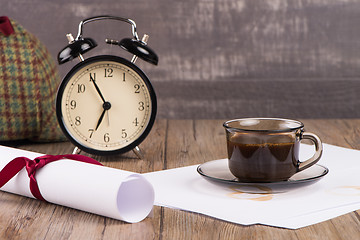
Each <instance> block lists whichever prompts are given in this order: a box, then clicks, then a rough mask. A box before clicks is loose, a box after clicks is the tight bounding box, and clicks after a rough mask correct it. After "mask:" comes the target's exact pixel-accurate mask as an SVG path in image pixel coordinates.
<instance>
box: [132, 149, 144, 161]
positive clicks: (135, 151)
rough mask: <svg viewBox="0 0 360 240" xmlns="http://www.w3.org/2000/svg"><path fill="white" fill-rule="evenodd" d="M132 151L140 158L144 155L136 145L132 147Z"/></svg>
mask: <svg viewBox="0 0 360 240" xmlns="http://www.w3.org/2000/svg"><path fill="white" fill-rule="evenodd" d="M133 152H134V153H135V155H136V156H137V157H138V158H140V159H144V155H143V154H142V152H141V150H140V148H139V147H138V146H136V147H134V149H133Z"/></svg>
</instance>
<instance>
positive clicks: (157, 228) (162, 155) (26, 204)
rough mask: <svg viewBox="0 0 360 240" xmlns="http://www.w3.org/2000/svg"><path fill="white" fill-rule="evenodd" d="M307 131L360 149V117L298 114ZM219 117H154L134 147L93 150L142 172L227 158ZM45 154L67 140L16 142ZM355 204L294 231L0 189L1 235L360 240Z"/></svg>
mask: <svg viewBox="0 0 360 240" xmlns="http://www.w3.org/2000/svg"><path fill="white" fill-rule="evenodd" d="M303 122H304V124H305V128H306V130H307V131H311V132H314V133H316V134H318V135H319V136H320V137H321V138H322V140H323V142H324V143H329V144H334V145H338V146H343V147H348V148H354V149H360V119H327V120H323V119H320V120H319V119H317V120H312V119H303ZM222 123H223V121H222V120H166V119H158V120H157V121H156V123H155V125H154V128H153V129H152V131H151V133H150V135H149V136H148V138H147V139H146V140H145V141H144V142H143V143H142V144H141V145H140V147H141V149H142V150H143V152H144V155H145V159H142V160H140V159H137V158H136V157H135V155H134V153H133V152H129V153H126V154H123V155H119V156H110V157H96V156H92V157H93V158H95V159H97V160H98V161H101V162H102V163H103V164H104V165H106V166H109V167H114V168H120V169H124V170H129V171H134V172H139V173H146V172H151V171H158V170H163V169H170V168H176V167H183V166H188V165H193V164H200V163H203V162H206V161H209V160H214V159H220V158H225V157H226V156H227V154H226V145H225V131H224V129H223V127H222ZM16 147H18V148H21V149H26V150H31V151H36V152H41V153H46V154H67V153H71V152H72V150H73V146H72V145H71V144H70V143H69V142H62V143H46V144H38V143H35V144H32V143H31V144H30V143H27V144H21V145H17V146H16ZM359 214H360V211H355V212H352V213H349V214H346V215H343V216H340V217H337V218H334V219H331V220H329V221H326V222H322V223H319V224H316V225H312V226H309V227H305V228H301V229H298V230H289V229H282V228H276V227H269V226H263V225H252V226H242V225H238V224H232V223H228V222H225V221H221V220H217V219H215V218H212V217H208V216H204V215H201V214H197V213H191V212H186V211H182V210H175V209H170V208H165V207H158V206H155V207H154V211H153V216H152V217H148V218H146V219H145V220H143V221H142V222H139V223H134V224H129V223H124V222H121V221H118V220H114V219H110V218H106V217H102V216H98V215H94V214H90V213H86V212H82V211H78V210H74V209H70V208H67V207H62V206H58V205H55V204H51V203H46V202H42V201H39V200H34V199H30V198H27V197H22V196H18V195H14V194H9V193H5V192H0V239H127V240H128V239H286V240H289V239H304V240H309V239H360V215H359Z"/></svg>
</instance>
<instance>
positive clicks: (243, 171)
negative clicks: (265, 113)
mask: <svg viewBox="0 0 360 240" xmlns="http://www.w3.org/2000/svg"><path fill="white" fill-rule="evenodd" d="M223 126H224V128H225V131H226V140H227V150H228V158H229V161H228V163H229V169H230V172H231V173H232V174H233V175H234V176H235V177H237V178H238V180H239V181H242V182H277V181H286V180H288V179H289V178H290V177H291V176H292V175H294V174H295V173H297V172H300V171H302V170H304V169H306V168H309V167H311V166H312V165H314V164H315V163H317V162H318V161H319V160H320V158H321V155H322V142H321V140H320V138H319V137H318V136H317V135H315V134H313V133H310V132H305V131H304V124H303V123H302V122H300V121H297V120H291V119H281V118H243V119H234V120H229V121H226V122H225V123H224V124H223ZM303 139H309V140H311V141H312V142H313V143H314V145H315V153H314V155H313V156H312V157H311V158H310V159H307V160H305V161H300V159H299V150H300V149H299V148H300V141H301V140H303Z"/></svg>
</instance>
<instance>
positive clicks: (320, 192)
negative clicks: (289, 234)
mask: <svg viewBox="0 0 360 240" xmlns="http://www.w3.org/2000/svg"><path fill="white" fill-rule="evenodd" d="M300 151H301V156H305V155H311V154H312V153H313V147H309V146H306V145H302V146H301V150H300ZM319 164H322V165H324V166H326V167H328V168H329V170H330V172H329V173H328V174H327V175H326V176H324V177H323V178H322V179H321V180H320V181H318V182H315V183H313V184H311V185H307V186H303V187H300V188H291V189H289V190H288V191H285V192H281V193H267V192H263V194H254V193H252V192H251V189H250V190H249V189H247V190H244V189H243V188H244V187H240V186H239V187H234V186H231V185H223V184H214V183H213V182H209V181H208V180H206V179H204V178H203V177H202V176H200V175H199V174H198V173H197V171H196V168H197V165H196V166H189V167H183V168H177V169H170V170H164V171H159V172H153V173H147V174H145V176H146V178H147V179H148V180H149V181H150V182H151V183H152V185H153V186H154V188H155V192H156V196H155V205H159V206H166V207H170V208H177V209H182V210H187V211H192V212H197V213H201V214H205V215H208V216H212V217H215V218H218V219H222V220H225V221H230V222H234V223H238V224H244V225H249V224H265V225H271V226H277V227H284V228H292V229H296V228H300V227H305V226H309V225H311V224H315V223H318V222H322V221H325V220H328V219H331V218H334V217H337V216H339V215H342V214H345V213H348V212H351V211H354V210H357V209H359V208H360V174H358V173H359V171H360V151H357V150H351V149H346V148H341V147H336V146H333V145H328V144H324V152H323V156H322V158H321V160H320V162H319ZM252 187H254V188H256V186H252ZM248 192H250V193H248ZM253 192H255V191H253ZM269 192H270V191H269Z"/></svg>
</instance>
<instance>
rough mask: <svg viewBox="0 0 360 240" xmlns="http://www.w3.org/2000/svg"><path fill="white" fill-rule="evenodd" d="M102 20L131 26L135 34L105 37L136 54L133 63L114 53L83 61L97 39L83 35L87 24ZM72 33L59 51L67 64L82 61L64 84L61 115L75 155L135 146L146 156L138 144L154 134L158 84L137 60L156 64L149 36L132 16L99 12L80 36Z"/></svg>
mask: <svg viewBox="0 0 360 240" xmlns="http://www.w3.org/2000/svg"><path fill="white" fill-rule="evenodd" d="M99 20H117V21H121V22H125V23H129V24H130V25H131V29H132V38H125V39H122V40H121V41H117V40H112V39H106V40H105V41H106V43H108V44H113V45H118V46H120V47H121V48H122V49H124V50H127V51H129V52H130V53H132V54H134V55H133V58H132V60H131V61H129V60H126V59H124V58H121V57H119V56H113V55H98V56H94V57H90V58H87V59H84V57H83V54H84V53H86V52H88V51H90V50H91V49H93V48H95V47H96V46H97V43H96V42H95V41H94V40H93V39H91V38H84V37H83V27H84V25H85V24H88V23H90V22H94V21H99ZM67 37H68V41H69V45H67V46H66V47H65V48H63V49H62V50H61V51H60V52H59V54H58V62H59V64H63V63H66V62H68V61H70V60H72V59H74V58H78V59H79V60H80V63H78V64H77V65H75V66H74V67H73V68H72V69H71V70H70V71H69V73H68V74H67V75H66V76H65V77H64V79H63V80H62V82H61V84H60V86H59V89H58V92H57V97H56V115H57V119H58V122H59V125H60V127H61V129H62V131H63V132H64V134H65V135H66V136H67V138H68V139H69V140H70V141H71V142H72V143H73V144H74V145H75V146H76V147H75V149H74V152H73V153H78V152H79V151H81V150H83V151H85V152H87V153H90V154H95V155H109V154H120V153H124V152H127V151H129V150H134V152H135V153H136V154H137V156H138V157H142V155H141V151H140V148H139V147H138V145H139V144H140V143H141V142H142V141H143V140H144V139H145V138H146V136H147V135H148V134H149V132H150V130H151V128H152V126H153V124H154V121H155V117H156V110H157V101H156V95H155V91H154V88H153V86H152V84H151V82H150V80H149V78H148V77H147V76H146V75H145V73H144V72H143V71H142V70H141V69H140V68H139V67H137V66H136V65H135V64H134V63H135V61H136V59H137V58H141V59H143V60H145V61H146V62H149V63H151V64H154V65H157V63H158V57H157V55H156V54H155V52H154V51H153V50H152V49H150V48H149V47H148V46H147V39H148V36H147V35H144V37H143V39H141V40H140V39H139V37H138V34H137V31H136V24H135V22H134V21H133V20H131V19H126V18H121V17H116V16H96V17H91V18H88V19H85V20H83V21H81V22H80V24H79V28H78V34H77V36H76V38H75V39H74V38H73V37H72V35H71V34H68V35H67Z"/></svg>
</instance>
